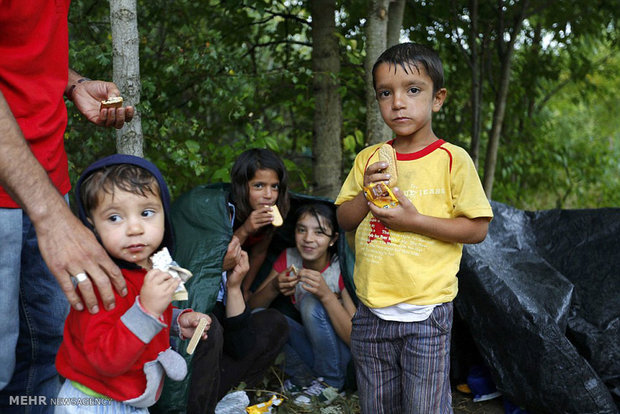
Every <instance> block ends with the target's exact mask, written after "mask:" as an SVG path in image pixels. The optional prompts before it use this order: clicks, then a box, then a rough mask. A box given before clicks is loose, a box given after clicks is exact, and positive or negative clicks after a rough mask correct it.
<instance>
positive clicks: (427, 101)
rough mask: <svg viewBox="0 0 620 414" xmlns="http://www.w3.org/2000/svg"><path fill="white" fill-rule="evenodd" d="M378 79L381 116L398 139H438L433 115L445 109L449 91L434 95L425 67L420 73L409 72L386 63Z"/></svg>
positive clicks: (413, 70)
mask: <svg viewBox="0 0 620 414" xmlns="http://www.w3.org/2000/svg"><path fill="white" fill-rule="evenodd" d="M419 66H420V65H419ZM375 80H376V93H377V101H378V103H379V109H380V111H381V116H382V117H383V120H384V121H385V123H386V124H387V125H388V126H389V127H390V129H392V131H394V132H395V133H396V136H397V137H398V138H420V139H426V138H428V137H429V136H431V137H434V135H433V132H432V128H431V118H432V114H433V112H437V111H439V109H441V106H442V105H443V101H444V99H445V97H446V90H445V89H444V88H442V89H440V90H439V91H437V92H436V93H433V81H432V79H431V78H430V77H429V76H428V74H427V73H426V71H425V70H424V67H423V66H421V67H420V71H419V72H418V70H417V69H416V68H415V66H413V65H409V66H408V67H407V72H405V70H404V69H403V68H402V67H401V66H400V65H395V66H394V65H390V64H387V63H382V64H380V65H379V66H378V67H377V69H376V71H375ZM429 134H430V135H429Z"/></svg>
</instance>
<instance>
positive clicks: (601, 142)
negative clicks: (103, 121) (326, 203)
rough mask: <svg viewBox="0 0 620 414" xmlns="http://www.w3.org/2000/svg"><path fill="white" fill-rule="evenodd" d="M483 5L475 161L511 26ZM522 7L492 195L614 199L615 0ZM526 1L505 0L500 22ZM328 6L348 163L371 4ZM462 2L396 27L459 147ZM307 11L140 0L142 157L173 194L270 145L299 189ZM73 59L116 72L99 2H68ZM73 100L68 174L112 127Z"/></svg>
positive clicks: (463, 112) (465, 105)
mask: <svg viewBox="0 0 620 414" xmlns="http://www.w3.org/2000/svg"><path fill="white" fill-rule="evenodd" d="M479 3H480V10H479V18H480V25H479V26H480V33H479V35H478V36H477V37H476V38H475V43H476V45H478V47H479V48H480V50H481V51H483V52H484V53H483V56H482V59H481V62H482V65H481V68H480V69H481V70H483V74H484V76H483V82H484V88H483V96H482V107H481V108H482V131H483V132H482V137H481V138H482V141H481V142H482V148H481V151H480V154H481V155H482V157H484V154H485V150H484V146H485V142H486V139H487V137H488V134H489V131H490V127H491V123H492V114H493V110H494V107H493V100H494V96H495V92H496V90H497V88H498V81H499V79H498V74H499V73H500V67H499V59H498V50H499V48H498V46H497V44H496V41H497V40H498V39H503V38H504V36H506V33H507V32H501V33H500V32H498V21H497V16H498V13H497V10H496V7H497V4H496V3H493V2H479ZM530 4H531V7H530V9H528V10H529V11H530V14H529V15H528V19H527V21H526V24H525V25H524V26H523V29H522V30H521V32H520V33H519V34H518V39H519V41H518V42H517V47H516V50H515V55H514V61H513V68H512V75H511V84H510V90H509V97H508V100H507V108H506V115H505V119H504V127H503V130H502V138H501V141H500V150H499V154H498V163H497V171H496V180H495V185H494V193H493V198H494V199H495V200H497V201H502V202H506V203H508V204H511V205H514V206H516V207H520V208H529V209H540V208H554V207H563V208H576V207H602V206H617V205H618V204H619V203H618V202H619V199H618V197H619V196H618V194H620V191H618V190H620V188H618V184H617V179H616V176H617V172H618V167H619V166H618V162H617V160H618V159H620V158H619V157H618V155H620V154H618V152H619V146H620V144H619V142H620V137H619V132H618V131H620V125H619V123H618V122H619V121H618V117H617V116H615V115H616V114H615V108H617V107H618V104H619V102H618V97H617V94H615V93H614V91H615V90H618V87H619V86H620V85H619V83H620V77H619V76H618V73H620V71H619V69H620V57H619V53H618V43H617V42H618V32H617V31H618V28H617V21H618V9H617V7H615V6H614V2H612V1H610V0H599V1H597V2H595V4H594V3H592V2H585V1H578V2H559V3H558V2H555V3H551V4H553V7H549V6H548V2H543V1H542V0H531V1H530ZM520 5H521V2H520V1H516V2H510V3H506V8H505V12H506V16H505V22H506V23H510V22H511V21H512V20H511V19H513V18H514V16H515V14H516V13H517V11H518V7H519V6H520ZM337 7H338V12H337V22H336V23H337V26H336V27H337V33H336V35H337V37H338V39H339V44H340V50H341V54H340V56H341V72H340V74H339V75H338V76H339V83H340V85H341V86H340V89H339V92H340V94H341V97H342V111H343V113H342V115H343V126H342V149H343V166H342V169H343V173H344V174H346V173H347V172H348V170H349V168H350V166H351V165H352V163H353V159H354V157H355V154H356V153H357V152H358V151H359V150H360V149H361V148H363V147H364V145H365V137H364V131H365V129H366V123H365V104H364V69H363V59H364V56H365V52H364V45H365V41H366V39H365V36H364V23H363V22H364V19H365V18H366V14H367V10H366V8H367V2H364V1H361V0H353V1H349V2H339V3H337ZM469 7H470V2H469V1H461V2H452V3H449V4H448V3H446V2H439V1H427V2H408V3H407V6H406V11H405V21H404V30H403V36H408V38H409V39H410V40H412V41H416V42H423V43H427V44H430V45H431V46H433V47H434V48H435V49H436V50H438V52H439V53H440V55H441V56H442V60H443V63H444V69H445V75H446V87H447V88H448V98H447V101H446V104H445V105H444V107H443V108H442V110H441V111H440V112H439V113H438V114H437V115H436V116H435V118H434V121H433V128H434V130H435V133H436V134H437V135H438V136H440V137H442V138H444V139H446V140H448V141H450V142H453V143H455V144H458V145H462V146H463V147H465V148H469V146H470V142H471V129H472V119H471V113H472V108H471V100H470V94H471V67H470V66H469V65H468V62H467V58H468V56H469V53H470V52H471V51H470V39H469V37H470V33H471V32H470V30H471V29H470V26H471V24H470V23H471V22H470V17H469V13H470V10H469ZM310 20H311V19H310V16H309V10H308V3H307V2H304V1H292V2H291V1H284V0H281V1H275V0H274V1H267V0H253V1H243V0H231V1H227V2H222V1H216V0H209V1H204V2H195V1H189V0H177V1H174V2H170V1H164V0H154V1H139V2H138V25H139V31H140V64H141V81H142V96H141V102H140V104H139V105H138V110H139V111H140V113H141V115H142V127H143V132H144V142H145V155H146V157H148V158H149V159H151V160H152V161H154V162H155V163H156V164H157V165H158V167H160V168H161V170H162V171H163V173H164V175H165V176H166V179H167V180H168V182H169V184H170V187H171V191H172V193H173V196H177V195H179V194H180V193H182V192H184V191H186V190H187V189H189V188H191V187H193V186H195V185H197V184H200V183H206V182H220V181H228V179H229V178H228V174H229V170H230V167H231V165H232V163H233V162H234V160H235V158H236V156H237V155H238V154H239V153H240V152H241V151H243V150H245V149H247V148H251V147H267V148H271V149H273V150H274V151H276V152H277V153H278V154H279V155H280V156H281V157H282V158H283V160H284V162H285V164H286V166H287V168H288V169H289V171H290V173H291V181H292V182H291V187H292V189H293V190H295V191H300V192H305V191H307V189H308V185H307V181H308V177H311V176H312V172H311V168H312V148H313V142H312V139H313V134H312V130H313V113H314V101H313V91H312V70H311V67H312V65H311V51H312V49H311V21H310ZM70 60H71V65H72V67H73V68H75V69H76V70H77V71H78V72H80V73H82V74H83V75H85V76H88V77H90V78H98V79H111V78H112V67H111V61H112V50H111V38H110V25H109V5H108V3H107V2H103V3H102V2H97V1H95V0H74V1H73V2H72V5H71V10H70ZM71 106H72V105H71V104H69V107H70V108H69V111H70V118H69V125H68V128H67V134H66V147H67V151H68V153H69V159H70V162H71V164H70V171H71V176H72V180H73V182H75V179H76V177H77V175H78V173H79V172H80V171H82V169H83V168H84V167H85V166H86V165H88V164H89V163H91V162H92V161H94V160H95V159H97V158H99V157H101V156H103V155H107V154H110V153H112V152H115V132H114V131H113V130H105V129H102V128H97V127H94V126H92V125H89V124H88V123H87V122H85V121H84V120H83V119H81V117H80V116H79V115H76V111H74V110H73V109H72V108H71ZM483 161H484V159H481V161H480V165H481V166H483V165H484V163H483ZM334 168H338V166H335V167H334ZM480 170H482V167H481V168H480Z"/></svg>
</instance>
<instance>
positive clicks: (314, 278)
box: [299, 269, 332, 300]
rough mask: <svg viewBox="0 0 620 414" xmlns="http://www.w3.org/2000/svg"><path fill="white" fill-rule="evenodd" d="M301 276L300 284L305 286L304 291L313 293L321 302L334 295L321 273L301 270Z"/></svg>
mask: <svg viewBox="0 0 620 414" xmlns="http://www.w3.org/2000/svg"><path fill="white" fill-rule="evenodd" d="M299 276H300V282H301V283H302V284H303V287H304V289H306V290H307V291H308V292H310V293H312V294H313V295H314V296H316V297H317V298H318V299H319V300H322V299H323V298H326V297H328V295H331V294H332V291H331V290H330V289H329V287H328V286H327V283H326V282H325V279H324V278H323V276H322V275H321V273H319V272H317V271H316V270H310V269H301V271H300V272H299Z"/></svg>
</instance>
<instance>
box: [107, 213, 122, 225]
mask: <svg viewBox="0 0 620 414" xmlns="http://www.w3.org/2000/svg"><path fill="white" fill-rule="evenodd" d="M108 221H111V222H112V223H117V222H119V221H121V216H119V215H118V214H112V215H111V216H109V217H108Z"/></svg>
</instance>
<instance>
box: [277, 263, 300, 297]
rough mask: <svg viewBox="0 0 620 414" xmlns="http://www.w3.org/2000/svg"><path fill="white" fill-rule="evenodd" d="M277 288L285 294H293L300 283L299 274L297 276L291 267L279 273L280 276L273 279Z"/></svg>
mask: <svg viewBox="0 0 620 414" xmlns="http://www.w3.org/2000/svg"><path fill="white" fill-rule="evenodd" d="M273 282H274V285H275V287H276V289H277V290H278V291H279V292H280V293H281V294H283V295H284V296H291V295H293V294H294V293H295V286H297V283H299V276H297V275H296V274H295V273H294V272H293V269H292V268H291V267H289V268H288V269H286V270H284V271H283V272H280V273H278V276H277V277H276V278H275V279H273Z"/></svg>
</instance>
